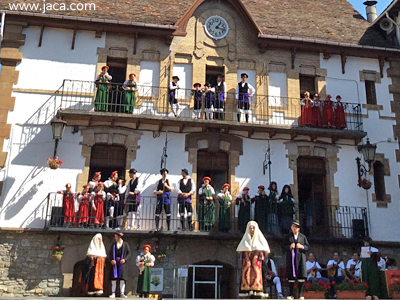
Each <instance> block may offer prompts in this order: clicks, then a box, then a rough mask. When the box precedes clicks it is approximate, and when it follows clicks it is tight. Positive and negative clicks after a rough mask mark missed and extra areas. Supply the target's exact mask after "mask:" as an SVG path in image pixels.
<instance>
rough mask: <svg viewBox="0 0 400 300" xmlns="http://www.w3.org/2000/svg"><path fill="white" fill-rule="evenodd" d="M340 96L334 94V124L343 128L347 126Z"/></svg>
mask: <svg viewBox="0 0 400 300" xmlns="http://www.w3.org/2000/svg"><path fill="white" fill-rule="evenodd" d="M341 100H342V97H341V96H340V95H337V96H336V103H335V125H336V128H339V129H344V128H346V127H347V123H346V114H345V112H344V105H343V103H342V102H340V101H341Z"/></svg>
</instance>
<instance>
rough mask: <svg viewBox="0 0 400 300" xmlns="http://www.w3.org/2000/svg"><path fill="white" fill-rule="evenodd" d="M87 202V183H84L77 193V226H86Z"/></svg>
mask: <svg viewBox="0 0 400 300" xmlns="http://www.w3.org/2000/svg"><path fill="white" fill-rule="evenodd" d="M89 202H90V193H89V185H88V184H85V185H84V186H83V191H82V193H80V194H79V195H78V203H79V210H78V215H77V218H76V219H77V220H76V221H77V222H78V224H79V227H86V226H87V224H88V222H89Z"/></svg>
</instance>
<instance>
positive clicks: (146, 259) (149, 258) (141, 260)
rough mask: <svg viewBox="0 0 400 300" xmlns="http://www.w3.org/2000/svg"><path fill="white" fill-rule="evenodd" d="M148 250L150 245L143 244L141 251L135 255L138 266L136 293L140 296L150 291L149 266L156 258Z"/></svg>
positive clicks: (152, 264) (151, 265)
mask: <svg viewBox="0 0 400 300" xmlns="http://www.w3.org/2000/svg"><path fill="white" fill-rule="evenodd" d="M150 250H151V246H150V245H144V246H143V252H142V253H140V254H139V255H138V256H137V257H136V265H137V266H138V267H139V278H138V285H137V293H138V294H140V295H141V296H142V297H143V296H147V295H148V294H149V293H150V282H151V267H153V266H154V262H155V260H156V259H155V258H154V256H153V255H152V254H151V253H150Z"/></svg>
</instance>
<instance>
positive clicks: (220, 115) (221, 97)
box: [214, 73, 226, 120]
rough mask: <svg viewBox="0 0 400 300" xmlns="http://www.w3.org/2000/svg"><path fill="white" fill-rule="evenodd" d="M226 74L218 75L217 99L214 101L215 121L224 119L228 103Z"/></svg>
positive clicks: (215, 90)
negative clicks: (226, 103)
mask: <svg viewBox="0 0 400 300" xmlns="http://www.w3.org/2000/svg"><path fill="white" fill-rule="evenodd" d="M224 77H225V76H224V74H222V73H220V74H218V75H217V83H216V85H215V87H214V92H215V96H216V99H215V101H214V109H215V119H217V120H223V119H224V107H225V102H226V83H225V81H223V80H224Z"/></svg>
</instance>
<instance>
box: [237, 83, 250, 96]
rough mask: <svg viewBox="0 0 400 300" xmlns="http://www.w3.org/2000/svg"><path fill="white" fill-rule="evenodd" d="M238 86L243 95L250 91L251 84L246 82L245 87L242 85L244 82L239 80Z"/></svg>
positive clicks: (240, 93)
mask: <svg viewBox="0 0 400 300" xmlns="http://www.w3.org/2000/svg"><path fill="white" fill-rule="evenodd" d="M238 87H239V95H243V94H246V93H248V92H249V85H248V84H247V82H246V83H245V84H244V86H243V87H242V82H239V83H238Z"/></svg>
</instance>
